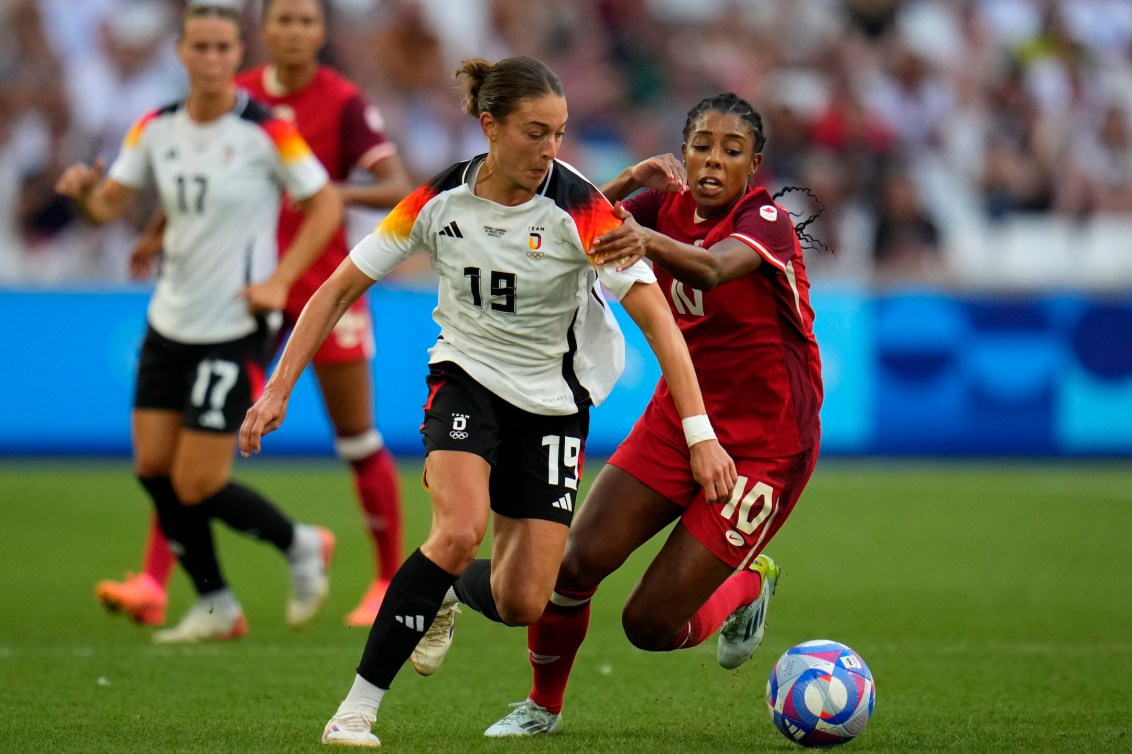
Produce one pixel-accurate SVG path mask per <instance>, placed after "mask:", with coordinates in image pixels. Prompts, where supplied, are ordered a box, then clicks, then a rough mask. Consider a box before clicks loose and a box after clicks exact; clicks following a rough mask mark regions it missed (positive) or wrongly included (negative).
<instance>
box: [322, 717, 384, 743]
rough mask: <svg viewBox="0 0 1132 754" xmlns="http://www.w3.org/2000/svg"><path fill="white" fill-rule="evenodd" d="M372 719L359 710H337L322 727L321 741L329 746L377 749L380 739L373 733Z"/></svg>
mask: <svg viewBox="0 0 1132 754" xmlns="http://www.w3.org/2000/svg"><path fill="white" fill-rule="evenodd" d="M374 720H375V718H372V717H370V716H369V715H364V714H362V713H360V712H339V713H337V714H336V715H334V717H332V718H330V722H328V723H327V724H326V727H325V728H323V729H322V742H323V743H324V744H330V745H331V746H357V747H362V748H367V749H377V748H379V747H380V746H381V739H379V738H378V737H377V736H375V735H374V734H373V723H374Z"/></svg>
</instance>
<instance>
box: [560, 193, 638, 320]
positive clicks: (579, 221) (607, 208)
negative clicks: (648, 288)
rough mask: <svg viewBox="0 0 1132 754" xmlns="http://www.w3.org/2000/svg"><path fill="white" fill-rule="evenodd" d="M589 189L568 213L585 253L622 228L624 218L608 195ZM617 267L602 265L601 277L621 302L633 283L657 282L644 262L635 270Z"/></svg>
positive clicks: (573, 200) (600, 268) (599, 268)
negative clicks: (605, 234)
mask: <svg viewBox="0 0 1132 754" xmlns="http://www.w3.org/2000/svg"><path fill="white" fill-rule="evenodd" d="M584 186H585V187H588V189H589V190H584V191H583V192H582V193H580V194H579V195H578V196H575V197H572V201H571V202H570V203H569V208H568V210H567V211H568V213H569V214H570V217H571V218H572V219H573V221H574V225H575V226H576V227H577V229H578V239H579V240H580V241H581V244H582V251H583V252H586V251H589V250H590V248H591V247H592V246H593V243H594V239H595V238H597V237H598V236H600V235H601V234H603V233H606V232H608V231H610V230H613V229H614V228H616V227H618V226H619V225H621V218H619V217H617V216H616V215H615V214H613V205H612V204H610V203H609V200H608V199H606V198H605V196H604V195H603V194H602V193H601V192H600V191H598V190H597V189H596V188H594V187H593V186H592V185H591V184H589V183H586V184H584ZM615 267H616V265H608V264H606V265H601V266H598V267H597V268H596V269H597V275H598V279H599V280H601V284H602V285H603V286H605V288H606V289H607V290H608V291H609V292H610V293H612V294H613V295H614V297H616V299H617V300H618V301H620V300H621V299H622V298H624V297H625V294H626V293H628V292H629V289H630V288H632V287H633V283H638V282H639V283H655V282H656V276H655V275H653V272H652V269H651V268H650V267H649V266H648V265H647V264H645V263H644V262H640V261H639V262H637V263H636V264H634V265H633V266H632V267H630V268H628V269H626V270H622V271H621V272H617V271H616V270H615V269H614V268H615Z"/></svg>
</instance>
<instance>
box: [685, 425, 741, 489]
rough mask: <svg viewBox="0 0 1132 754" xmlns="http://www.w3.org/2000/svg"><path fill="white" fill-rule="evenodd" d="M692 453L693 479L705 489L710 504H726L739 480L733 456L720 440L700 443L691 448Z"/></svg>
mask: <svg viewBox="0 0 1132 754" xmlns="http://www.w3.org/2000/svg"><path fill="white" fill-rule="evenodd" d="M690 453H691V456H692V477H693V478H694V479H695V480H696V481H697V482H699V484H700V486H701V487H703V488H704V497H705V498H706V499H707V502H708V504H709V505H711V504H714V503H723V502H726V501H727V500H728V499H729V498H730V497H731V493H732V491H734V489H735V483H736V482H737V481H738V479H739V472H738V471H737V470H736V468H735V462H734V461H733V460H731V456H729V455H728V454H727V451H726V450H724V449H723V446H722V445H720V444H719V441H718V440H704V441H702V442H698V443H696V444H695V445H693V446H692V447H691V448H690Z"/></svg>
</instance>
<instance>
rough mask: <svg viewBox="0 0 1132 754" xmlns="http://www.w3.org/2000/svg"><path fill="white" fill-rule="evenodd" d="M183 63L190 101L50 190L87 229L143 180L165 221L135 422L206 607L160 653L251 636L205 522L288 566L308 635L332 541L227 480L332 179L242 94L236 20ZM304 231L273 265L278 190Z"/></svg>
mask: <svg viewBox="0 0 1132 754" xmlns="http://www.w3.org/2000/svg"><path fill="white" fill-rule="evenodd" d="M177 54H178V56H179V58H180V60H181V62H182V63H183V64H184V66H185V70H186V72H187V74H188V79H189V95H188V98H187V99H186V100H185V101H184V102H180V103H177V104H175V105H171V106H169V107H165V108H163V109H161V110H158V111H156V112H153V113H149V114H148V115H145V116H143V117H142V118H141V119H139V120H138V121H137V123H136V124H135V125H134V127H133V128H132V129H131V130H130V132H129V133H128V134H127V135H126V138H125V140H124V142H123V145H122V151H121V154H120V155H119V156H118V158H117V160H116V161H115V162H114V164H113V165H112V166H111V168H110V172H109V175H108V176H107V177H105V178H103V177H102V165H101V162H96V163H95V165H94V167H93V168H92V167H90V166H87V165H81V164H80V165H74V166H72V167H70V168H68V169H67V170H66V171H65V172H64V174H63V175H62V177H60V179H59V181H58V185H57V189H58V191H59V192H60V193H62V194H64V195H66V196H69V197H71V198H72V199H73V200H74V201H75V202H76V204H77V205H78V206H79V208H80V209H81V210H82V211H83V213H84V214H85V215H86V216H87V217H88V218H89V219H90V220H92V221H93V222H96V223H103V222H107V221H109V220H112V219H114V218H117V217H119V216H120V215H121V214H122V213H123V212H124V210H125V209H126V206H127V205H128V204H129V202H130V200H131V199H132V198H133V197H134V195H135V194H136V192H137V191H138V189H140V188H141V187H142V186H143V185H144V184H145V183H146V182H147V180H152V181H153V183H155V184H156V187H157V191H158V194H159V196H160V199H161V204H162V209H163V210H164V212H165V216H166V227H165V233H164V239H163V246H164V250H165V257H164V259H163V261H162V268H161V274H160V277H159V280H158V283H157V288H156V290H155V291H154V294H153V298H152V299H151V301H150V305H149V311H148V315H147V319H148V323H149V328H148V331H147V333H146V338H145V342H144V344H143V345H142V352H141V360H140V364H139V367H138V376H137V386H136V393H135V397H134V408H133V413H132V431H133V442H134V463H135V469H136V472H137V475H138V478H139V480H140V481H141V484H142V486H143V487H144V488H145V490H146V491H147V492H148V493H149V495H150V497H151V498H152V499H153V503H154V507H155V508H156V510H157V515H158V518H159V520H160V522H161V528H162V529H163V530H164V531H165V534H166V536H167V537H168V539H169V541H170V542H171V543H172V544H173V549H174V551H175V552H176V553H177V555H178V558H179V560H180V562H181V565H182V566H183V567H184V568H185V571H186V572H187V573H188V575H189V577H190V579H191V580H192V582H193V586H194V587H195V589H196V591H197V593H198V595H199V600H198V601H197V602H196V604H194V605H193V607H192V608H191V609H190V610H189V612H188V614H187V615H186V616H185V618H184V619H183V620H182V621H181V622H180V623H179V624H178V625H177V626H175V627H173V628H171V629H168V630H165V631H161V632H158V633H157V634H155V636H154V639H155V640H156V641H159V642H180V641H198V640H202V639H230V638H236V637H238V636H241V635H242V634H244V633H245V632H246V631H247V624H246V622H245V620H244V615H243V610H242V609H241V607H240V604H239V602H238V601H237V600H236V598H235V596H234V595H233V594H232V593H231V591H230V590H229V589H228V587H227V585H226V583H225V581H224V578H223V576H222V575H221V571H220V566H219V563H218V562H217V558H216V553H215V549H214V547H213V541H212V534H211V527H210V519H211V518H218V519H220V520H222V521H224V522H225V523H226V524H228V525H229V526H232V527H233V528H235V529H237V530H239V531H242V532H245V533H247V534H249V535H251V536H254V537H256V538H258V539H261V540H263V541H265V542H268V543H270V544H272V545H274V546H275V547H277V548H278V549H279V550H280V551H281V552H283V553H284V554H285V555H286V557H287V559H288V562H289V564H290V569H291V582H292V595H291V599H290V601H289V603H288V606H287V620H288V622H289V623H291V624H292V625H296V626H298V625H302V624H303V623H306V622H307V621H309V620H310V619H311V618H313V617H314V615H315V613H316V612H317V610H318V608H319V607H320V606H321V604H322V602H323V600H324V599H325V596H326V590H327V579H326V565H327V563H328V562H329V558H330V555H331V553H332V551H333V546H334V542H333V537H332V536H331V535H330V533H329V532H327V531H325V530H322V529H318V528H316V527H312V526H308V525H305V524H295V523H293V522H291V521H290V520H289V519H288V518H287V517H286V516H284V515H283V514H282V513H281V512H280V511H279V510H278V509H277V508H275V506H273V505H272V504H271V503H269V502H268V501H267V500H265V499H264V498H263V497H261V496H260V495H259V494H258V493H257V492H255V491H253V490H251V489H248V488H247V487H243V486H241V485H238V484H236V483H234V482H231V481H230V480H229V475H230V472H231V465H232V456H233V450H234V447H235V442H236V427H237V426H238V423H239V421H240V418H241V417H242V416H243V414H244V412H245V411H246V409H247V407H248V405H249V404H250V403H251V401H252V399H253V397H254V396H255V394H256V393H257V392H258V390H259V387H260V386H261V385H262V381H263V375H264V371H265V368H266V358H267V356H268V355H269V353H270V348H271V345H272V335H273V334H272V332H271V328H270V327H269V326H268V324H267V320H268V316H267V315H268V314H269V313H271V312H276V311H278V310H280V309H282V308H283V305H284V303H285V301H286V299H287V293H288V289H289V287H290V285H291V283H292V282H293V281H294V280H295V279H296V278H297V277H298V276H299V274H300V273H301V272H302V271H303V270H304V269H305V268H306V267H307V266H308V265H309V264H310V262H311V261H312V260H313V259H314V258H315V257H316V256H317V255H318V253H319V252H320V251H321V249H322V247H323V246H324V245H325V244H326V242H327V240H328V239H329V238H330V236H331V234H332V233H333V232H334V229H335V228H336V227H337V225H338V223H339V221H340V218H341V205H340V203H339V202H338V200H337V198H336V196H335V195H334V193H333V190H332V189H331V188H329V186H328V183H327V175H326V171H325V170H323V168H322V166H321V165H320V164H319V162H318V160H317V159H315V157H314V155H312V154H311V151H310V149H309V148H308V147H307V145H306V143H305V142H304V141H303V140H302V138H301V137H300V136H299V134H298V133H297V132H296V131H295V130H294V128H293V127H292V126H290V125H289V124H287V123H286V122H284V121H281V120H278V119H276V118H273V117H272V116H271V114H270V113H269V112H267V110H266V109H264V108H263V107H262V106H260V105H258V104H256V103H255V102H253V101H251V100H249V99H248V98H247V96H246V95H244V94H242V93H241V92H240V91H239V90H238V89H237V87H236V84H235V78H234V77H235V73H236V69H237V67H238V66H239V64H240V59H241V57H242V55H243V42H242V38H241V32H240V26H239V20H238V18H237V15H236V13H235V11H234V10H233V9H232V8H231V7H229V6H222V5H208V4H194V5H190V6H188V7H187V8H186V10H185V12H184V15H183V17H182V22H181V36H180V39H179V40H178V43H177ZM284 190H286V191H287V192H288V193H289V195H290V197H291V199H292V200H294V201H296V202H298V203H300V204H301V205H303V206H304V208H305V209H306V219H305V221H304V223H303V226H302V228H301V229H300V230H299V232H298V233H297V234H296V236H295V239H294V241H293V243H292V244H291V246H290V248H289V249H287V250H286V252H285V253H284V254H283V255H282V258H279V255H278V254H277V250H276V240H275V226H276V223H277V221H278V217H279V204H280V201H281V196H282V193H283V191H284Z"/></svg>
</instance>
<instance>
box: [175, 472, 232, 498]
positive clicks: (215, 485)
mask: <svg viewBox="0 0 1132 754" xmlns="http://www.w3.org/2000/svg"><path fill="white" fill-rule="evenodd" d="M225 484H227V480H222V481H220V482H217V481H216V480H214V479H211V478H209V477H205V476H200V475H185V476H181V475H174V476H173V491H174V492H175V493H177V499H178V500H180V501H181V503H182V504H183V505H198V504H200V503H203V502H204V501H205V500H207V499H208V498H210V497H212V496H213V495H215V494H216V493H217V492H219V491H220V490H221V488H223V487H224V485H225Z"/></svg>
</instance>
